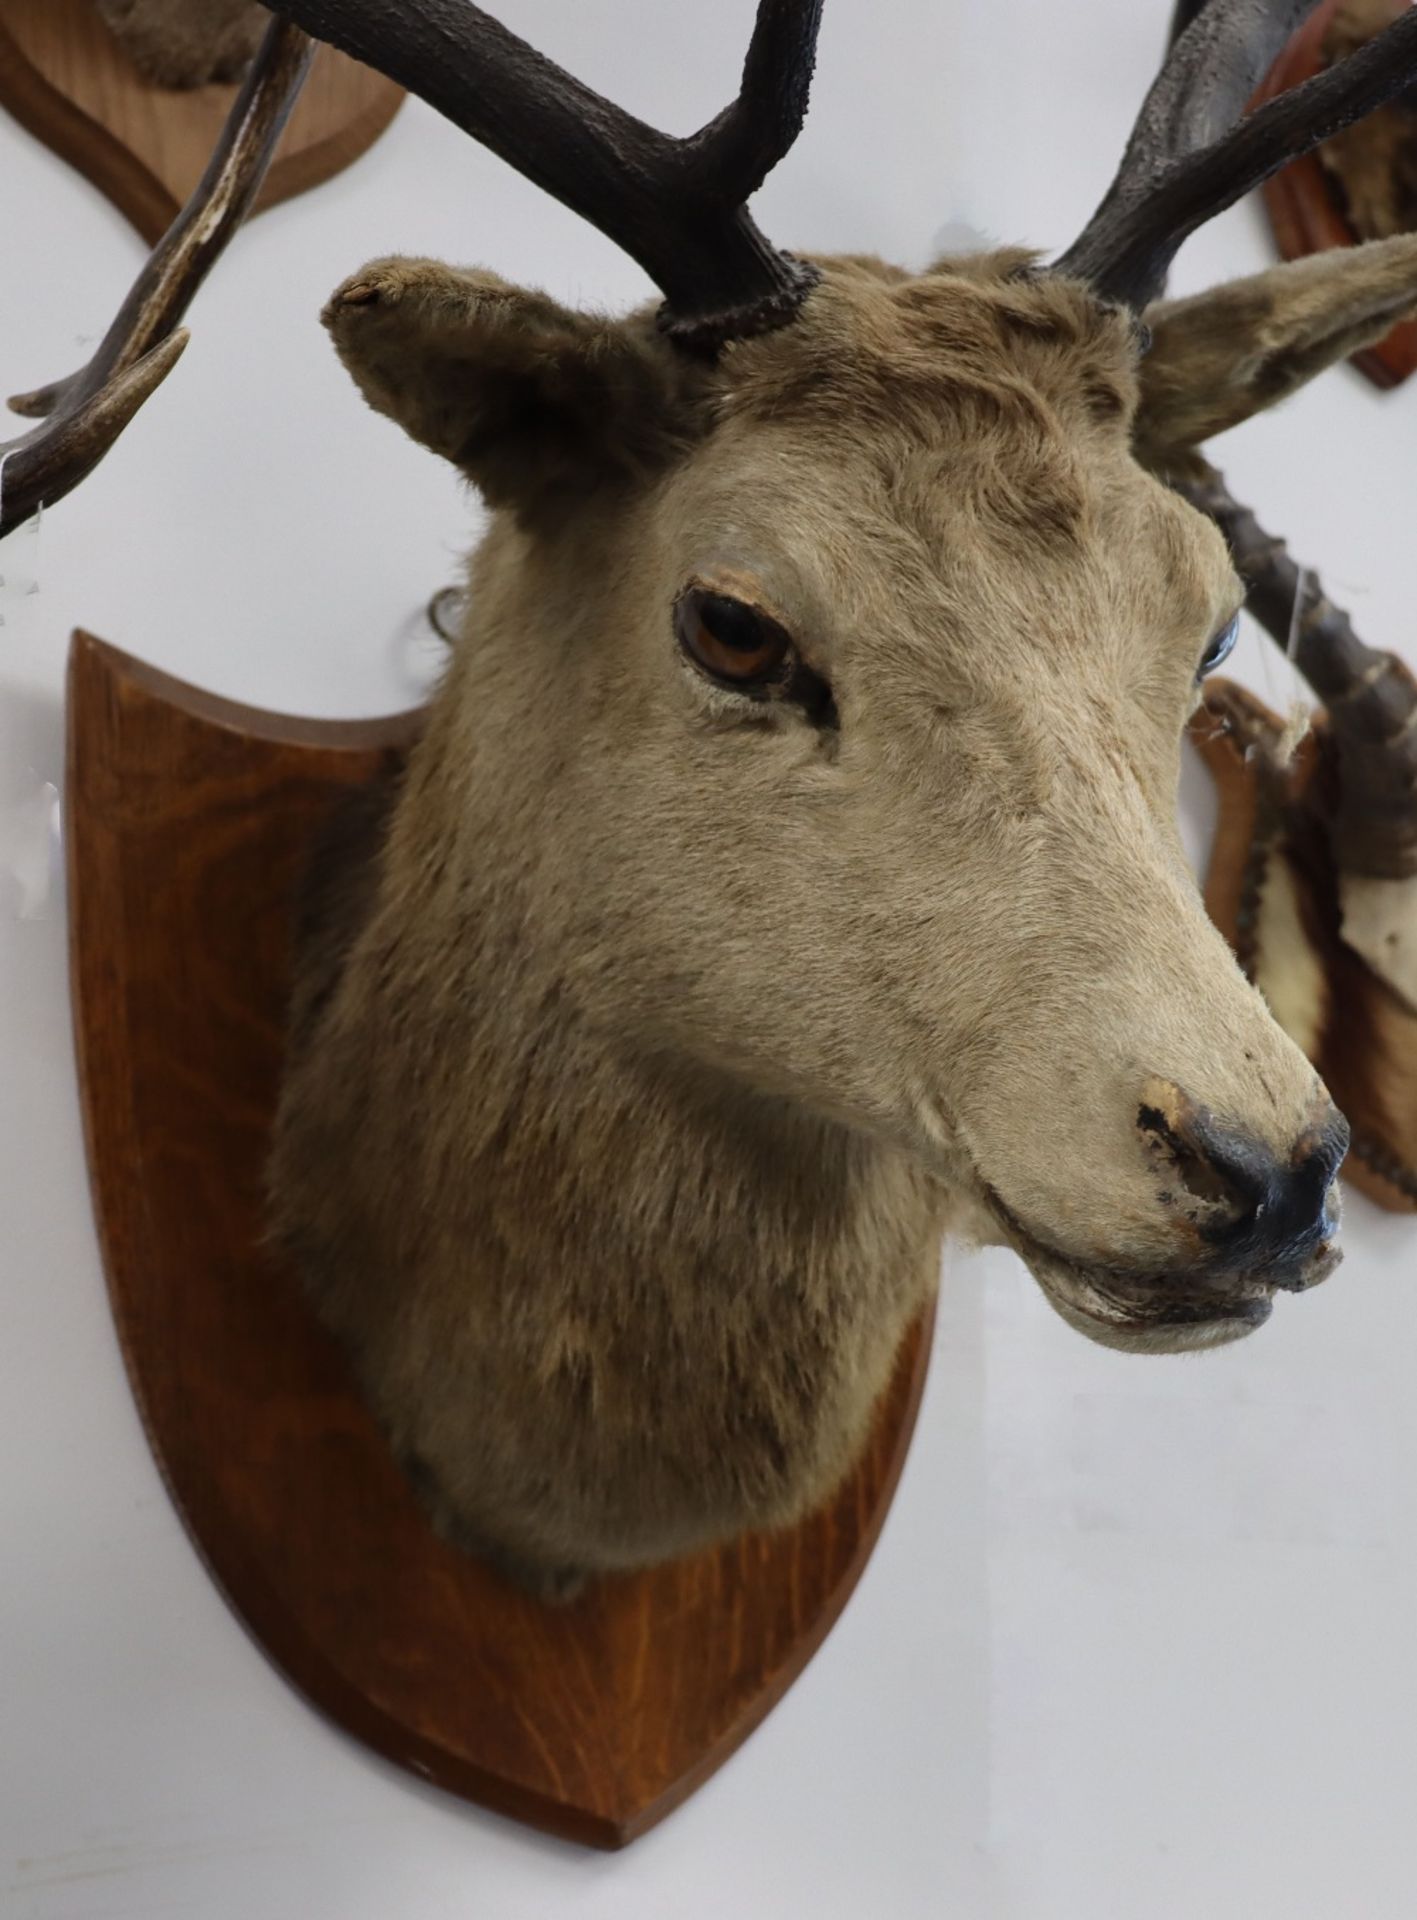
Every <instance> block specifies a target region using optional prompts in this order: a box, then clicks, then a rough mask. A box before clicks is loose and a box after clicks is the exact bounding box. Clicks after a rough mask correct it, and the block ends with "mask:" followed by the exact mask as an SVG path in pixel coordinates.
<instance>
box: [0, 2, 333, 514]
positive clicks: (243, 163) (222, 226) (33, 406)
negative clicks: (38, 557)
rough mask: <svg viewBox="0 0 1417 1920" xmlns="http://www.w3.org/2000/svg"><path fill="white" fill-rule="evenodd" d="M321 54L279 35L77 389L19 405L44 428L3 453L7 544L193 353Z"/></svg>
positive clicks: (24, 397) (63, 387) (259, 58)
mask: <svg viewBox="0 0 1417 1920" xmlns="http://www.w3.org/2000/svg"><path fill="white" fill-rule="evenodd" d="M312 51H313V49H312V47H311V44H310V41H309V39H308V38H307V36H306V35H305V34H304V33H302V32H300V31H299V30H298V29H297V28H295V27H293V26H290V25H287V24H286V23H284V22H282V21H273V22H272V23H271V25H270V27H268V28H267V30H266V35H265V38H264V40H263V41H262V43H261V46H260V49H259V51H258V52H257V54H256V57H255V60H254V61H253V62H252V65H251V71H250V74H249V75H248V77H247V80H246V84H245V86H244V87H243V88H242V90H241V92H240V94H239V95H238V97H237V99H236V102H235V104H234V105H233V107H232V109H231V113H230V116H229V117H228V119H227V122H226V126H225V128H224V130H223V132H222V136H221V139H220V141H219V142H218V144H217V147H216V150H215V152H214V153H213V155H212V157H211V160H210V161H209V162H208V165H207V170H206V172H205V173H204V174H203V175H202V178H201V181H200V182H199V184H198V186H197V188H196V190H195V191H194V193H193V194H192V197H191V199H190V200H188V202H187V204H186V206H185V207H184V208H183V209H182V211H181V213H180V214H178V216H177V218H176V220H174V221H173V223H172V225H171V226H170V227H169V228H168V230H167V232H166V233H165V234H164V236H163V238H162V239H161V240H160V241H159V242H158V244H157V246H156V247H155V248H154V250H153V252H152V253H151V255H150V256H149V258H148V260H147V263H146V265H145V266H144V267H143V270H142V272H141V273H140V274H139V275H138V278H137V279H136V280H135V281H134V283H133V286H132V288H131V290H130V292H129V294H128V297H127V299H126V300H125V301H124V302H123V305H122V306H121V307H120V308H119V310H118V314H117V316H116V318H115V319H114V321H113V324H112V326H111V327H110V328H109V329H108V332H107V333H106V334H105V335H104V337H103V340H102V342H101V343H100V345H99V348H98V350H97V352H96V353H95V354H94V356H93V358H92V359H91V360H90V361H89V363H88V365H87V366H85V367H82V368H80V370H79V371H78V372H77V373H74V374H70V375H69V377H68V378H67V379H64V380H56V381H54V382H53V383H52V384H51V385H49V386H47V387H40V388H38V389H37V390H36V391H35V392H33V393H24V394H18V395H16V397H15V398H14V399H13V400H11V402H10V405H11V407H12V408H13V409H14V410H15V412H16V413H21V414H25V415H27V416H28V417H30V418H38V419H40V420H41V421H42V422H43V424H42V425H40V426H38V427H35V428H34V429H33V430H32V431H31V432H29V433H27V434H24V435H22V436H21V437H20V438H19V439H16V440H11V441H9V442H8V443H5V444H0V475H3V485H0V535H4V534H6V533H9V532H10V531H11V530H12V529H13V528H14V527H17V526H19V525H20V523H21V522H22V521H24V520H27V519H29V517H30V515H31V514H33V513H36V512H37V511H38V510H39V508H40V507H41V506H50V505H52V504H53V503H54V501H56V500H60V499H62V498H63V497H64V495H65V494H66V493H68V492H69V491H70V489H71V488H73V487H76V486H77V485H78V484H79V482H80V481H81V480H82V479H84V477H85V476H86V475H87V474H89V473H90V472H92V470H93V468H94V467H96V466H97V465H98V463H99V461H100V460H102V458H103V456H104V455H105V454H106V453H107V452H108V450H109V448H110V447H111V446H112V445H113V443H114V441H115V440H116V439H117V438H118V436H119V434H120V433H122V431H123V429H124V427H126V426H127V424H128V422H129V421H130V420H131V419H132V417H133V415H134V414H135V413H136V412H137V411H138V409H139V407H141V406H142V404H143V402H144V401H145V400H146V399H147V398H148V396H149V394H151V393H152V392H153V390H154V388H156V387H158V386H160V385H161V383H162V381H163V380H165V379H166V377H167V375H168V374H169V373H170V372H171V370H172V368H173V367H174V366H175V365H176V363H177V361H178V359H179V358H180V356H181V354H182V350H183V348H184V347H185V346H186V344H187V334H186V331H185V329H183V328H180V327H179V326H178V322H179V321H180V320H181V318H182V315H183V314H184V313H185V312H186V310H187V307H188V305H189V303H190V302H191V299H192V296H193V295H194V294H195V293H196V291H197V289H198V287H200V286H201V284H202V282H203V280H204V279H205V278H206V276H207V273H208V271H209V269H210V268H211V266H212V264H213V263H214V261H215V260H216V258H217V256H218V255H219V254H220V253H221V251H222V249H223V248H224V247H225V245H226V243H227V241H228V240H229V239H230V238H231V236H232V234H233V233H234V232H235V231H236V229H237V227H238V226H240V224H241V221H242V219H243V218H244V217H245V215H246V212H247V210H248V209H249V207H250V205H251V202H252V200H253V199H254V198H255V195H256V192H257V189H258V188H259V187H260V184H261V180H262V178H263V176H264V174H265V171H266V167H267V164H268V163H269V161H270V157H271V154H272V152H273V151H274V149H275V145H276V142H277V140H278V139H279V138H280V133H281V129H282V128H283V127H284V125H285V122H286V118H287V116H288V115H289V113H290V109H291V108H292V106H293V105H294V104H295V97H296V95H297V93H298V92H299V91H300V85H301V82H302V81H303V80H304V78H305V71H306V68H307V67H308V65H309V63H310V55H311V53H312Z"/></svg>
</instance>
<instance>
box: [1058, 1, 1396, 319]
mask: <svg viewBox="0 0 1417 1920" xmlns="http://www.w3.org/2000/svg"><path fill="white" fill-rule="evenodd" d="M1313 5H1314V0H1228V4H1227V3H1226V0H1211V4H1210V5H1208V6H1202V7H1200V8H1199V10H1197V9H1196V8H1195V7H1194V6H1193V5H1191V4H1190V0H1182V3H1181V5H1180V6H1179V8H1178V9H1177V14H1176V19H1175V22H1174V23H1173V25H1179V26H1180V28H1181V32H1180V36H1179V38H1178V39H1177V40H1176V41H1175V43H1174V44H1173V46H1172V48H1171V51H1170V53H1169V54H1168V56H1167V59H1166V63H1165V65H1164V66H1163V67H1162V70H1161V72H1160V74H1159V75H1158V77H1157V79H1156V82H1155V84H1154V85H1153V87H1152V89H1151V91H1150V93H1148V95H1147V97H1146V100H1145V101H1144V102H1143V104H1142V110H1141V113H1140V114H1139V116H1138V118H1137V123H1136V126H1135V128H1134V130H1133V133H1132V137H1131V139H1130V140H1129V141H1128V143H1127V150H1126V152H1125V153H1124V154H1123V156H1122V164H1121V166H1120V167H1119V168H1118V170H1117V177H1116V179H1115V180H1114V181H1113V182H1112V185H1111V186H1110V187H1109V188H1108V190H1107V193H1106V195H1105V196H1104V198H1103V200H1102V204H1101V205H1100V206H1099V207H1098V209H1097V211H1096V213H1094V214H1093V216H1092V219H1091V220H1090V221H1089V222H1088V224H1087V226H1086V227H1085V228H1084V230H1083V232H1082V234H1081V235H1080V236H1079V238H1078V239H1077V240H1076V241H1074V243H1073V245H1072V246H1071V247H1069V249H1068V251H1067V252H1066V253H1065V254H1064V255H1063V256H1062V257H1061V259H1059V260H1058V261H1057V262H1056V263H1055V265H1056V270H1057V271H1058V272H1060V273H1070V274H1075V275H1076V276H1077V277H1078V278H1079V279H1083V280H1087V281H1089V282H1090V283H1091V284H1092V285H1093V286H1094V287H1095V288H1096V289H1097V291H1098V292H1099V293H1102V294H1104V295H1106V296H1107V297H1108V298H1110V299H1113V300H1117V301H1119V302H1121V303H1122V304H1124V305H1126V306H1130V307H1132V308H1134V309H1136V310H1137V311H1138V312H1139V311H1140V310H1141V309H1142V308H1143V307H1144V306H1146V305H1148V304H1149V303H1150V302H1151V301H1152V300H1154V299H1155V298H1156V297H1157V295H1158V294H1159V293H1160V292H1161V290H1162V288H1163V287H1164V285H1165V282H1166V274H1167V270H1168V268H1169V267H1170V265H1171V262H1172V260H1173V259H1174V258H1175V255H1176V252H1177V250H1178V248H1179V247H1180V245H1181V243H1182V241H1184V240H1185V239H1186V237H1187V235H1189V234H1191V233H1194V232H1195V230H1196V228H1197V227H1199V226H1202V225H1203V224H1204V223H1205V222H1206V221H1207V220H1209V219H1211V218H1212V217H1213V216H1214V215H1215V214H1217V213H1219V212H1221V211H1222V210H1223V209H1224V208H1225V207H1228V206H1231V205H1233V203H1234V202H1235V201H1236V200H1239V199H1240V198H1242V196H1243V195H1244V194H1246V193H1248V192H1249V191H1250V189H1251V188H1252V187H1257V186H1258V185H1259V184H1260V182H1261V181H1262V180H1267V179H1268V178H1269V176H1270V174H1272V173H1275V172H1277V171H1278V170H1279V168H1280V167H1282V166H1284V165H1286V164H1287V163H1288V162H1289V161H1290V160H1294V159H1297V158H1298V156H1299V155H1300V154H1304V153H1308V152H1309V151H1310V150H1311V149H1312V148H1314V147H1316V146H1318V145H1319V144H1320V143H1321V142H1322V141H1324V140H1327V139H1329V138H1330V137H1331V136H1332V135H1333V134H1335V133H1337V132H1339V131H1340V129H1341V128H1343V127H1346V126H1349V125H1351V124H1352V122H1353V121H1355V120H1360V119H1362V117H1363V116H1364V115H1365V114H1367V113H1371V112H1372V111H1373V109H1374V108H1376V107H1380V106H1382V105H1384V104H1385V103H1386V102H1387V101H1388V100H1391V99H1392V98H1393V97H1394V96H1395V95H1396V94H1398V93H1401V92H1402V90H1403V89H1404V88H1405V87H1406V86H1408V85H1409V84H1410V83H1411V82H1412V80H1413V78H1414V77H1417V11H1412V12H1408V13H1405V14H1403V15H1402V17H1401V18H1399V19H1398V20H1396V21H1394V22H1393V24H1392V25H1391V26H1390V27H1388V28H1386V29H1385V31H1384V32H1382V33H1380V34H1378V35H1377V36H1376V38H1374V39H1373V40H1370V41H1369V42H1368V44H1367V45H1366V46H1364V47H1360V48H1359V49H1358V51H1357V52H1355V53H1354V54H1352V55H1351V56H1350V57H1349V58H1348V59H1347V60H1343V61H1341V62H1340V63H1339V64H1338V65H1337V66H1335V67H1331V68H1329V70H1328V71H1327V72H1326V73H1318V74H1315V75H1314V77H1313V78H1312V79H1311V80H1307V81H1305V82H1304V84H1303V85H1302V86H1300V87H1294V88H1292V89H1291V90H1290V91H1289V92H1288V93H1284V94H1280V95H1279V96H1278V97H1277V98H1276V99H1274V100H1271V101H1269V102H1268V103H1267V104H1266V105H1265V106H1263V107H1260V108H1259V109H1257V111H1255V112H1254V113H1251V114H1248V115H1246V116H1245V117H1244V118H1243V119H1241V118H1240V117H1239V116H1240V115H1241V114H1242V113H1243V111H1244V107H1245V103H1246V101H1247V100H1249V98H1250V97H1251V95H1252V94H1253V92H1254V90H1255V87H1256V86H1257V85H1258V83H1259V81H1260V79H1261V78H1262V77H1263V75H1264V74H1265V73H1266V72H1267V71H1268V69H1269V68H1270V67H1271V66H1272V65H1273V63H1274V60H1275V58H1276V57H1277V56H1278V54H1279V52H1280V50H1281V48H1282V47H1283V46H1284V43H1285V42H1286V40H1288V38H1289V36H1290V35H1291V34H1292V33H1293V31H1294V29H1295V28H1296V27H1297V26H1298V24H1299V23H1300V21H1301V20H1302V19H1303V18H1304V16H1305V15H1306V14H1307V13H1309V12H1310V11H1311V9H1312V7H1313ZM1237 122H1238V124H1237Z"/></svg>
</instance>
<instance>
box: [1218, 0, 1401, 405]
mask: <svg viewBox="0 0 1417 1920" xmlns="http://www.w3.org/2000/svg"><path fill="white" fill-rule="evenodd" d="M1341 4H1342V0H1322V3H1321V4H1320V5H1319V6H1317V7H1315V9H1314V11H1313V13H1312V14H1311V15H1310V16H1309V18H1308V19H1307V20H1306V21H1305V23H1304V25H1303V26H1302V27H1301V28H1300V29H1299V31H1298V33H1296V34H1295V36H1294V38H1293V39H1292V40H1291V41H1290V43H1289V45H1288V46H1287V47H1286V48H1285V50H1284V52H1283V54H1281V56H1280V58H1279V59H1278V60H1277V61H1276V62H1275V64H1274V66H1273V67H1272V68H1271V70H1270V73H1269V76H1268V78H1267V79H1266V80H1265V82H1264V84H1263V86H1261V88H1260V89H1259V92H1258V93H1257V94H1256V95H1255V99H1254V102H1253V104H1254V105H1256V106H1259V105H1262V104H1263V103H1264V102H1265V101H1266V100H1272V99H1274V97H1275V96H1276V95H1277V94H1281V93H1287V92H1288V91H1289V89H1290V88H1291V87H1297V86H1299V85H1300V83H1301V82H1302V81H1305V80H1308V79H1311V78H1312V77H1313V75H1314V74H1316V73H1317V72H1318V71H1319V70H1320V67H1321V66H1322V64H1323V42H1324V35H1325V34H1326V33H1327V32H1328V30H1329V26H1330V24H1331V22H1332V20H1333V16H1334V14H1335V13H1336V12H1337V11H1338V9H1339V6H1340V5H1341ZM1404 4H1406V0H1392V4H1391V16H1392V18H1394V19H1396V17H1397V15H1398V14H1399V13H1400V12H1401V11H1402V8H1403V5H1404ZM1261 191H1262V192H1263V195H1264V203H1265V209H1266V211H1267V212H1268V214H1269V221H1270V226H1271V227H1272V229H1273V231H1274V239H1275V245H1276V246H1277V247H1278V249H1279V253H1280V257H1281V258H1282V259H1285V260H1301V259H1303V258H1304V256H1305V255H1306V254H1310V253H1323V252H1326V251H1327V250H1328V248H1330V247H1352V246H1356V245H1357V244H1358V238H1359V236H1358V234H1357V233H1356V232H1355V231H1354V229H1353V226H1352V225H1351V223H1350V222H1349V219H1348V216H1347V214H1346V212H1345V211H1344V207H1343V204H1342V196H1341V193H1340V191H1339V188H1338V186H1337V183H1336V182H1335V180H1334V179H1333V177H1332V176H1331V174H1330V173H1329V171H1328V169H1327V168H1326V167H1325V166H1324V164H1323V162H1322V160H1321V159H1320V158H1319V155H1318V154H1317V153H1316V152H1315V153H1306V154H1303V155H1302V156H1301V157H1300V158H1299V159H1298V160H1293V161H1291V162H1290V164H1289V165H1288V166H1287V167H1283V168H1281V170H1280V171H1279V172H1278V173H1276V174H1273V175H1271V177H1270V178H1269V179H1268V180H1267V181H1266V182H1265V184H1264V186H1263V188H1262V190H1261ZM1353 365H1354V366H1355V367H1357V368H1358V370H1359V372H1360V373H1364V374H1366V375H1367V377H1368V378H1369V379H1370V380H1371V381H1372V382H1373V384H1374V386H1378V387H1396V386H1399V385H1400V384H1401V383H1402V382H1403V381H1404V380H1405V379H1406V378H1407V376H1408V375H1409V374H1410V373H1411V372H1412V370H1413V369H1414V367H1417V320H1402V321H1399V322H1398V324H1397V325H1396V326H1395V327H1394V328H1393V329H1392V331H1391V333H1389V334H1388V335H1387V336H1386V337H1385V338H1384V339H1382V340H1380V341H1379V342H1378V344H1377V345H1376V346H1374V347H1368V348H1365V349H1364V351H1363V352H1362V353H1355V354H1354V355H1353Z"/></svg>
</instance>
